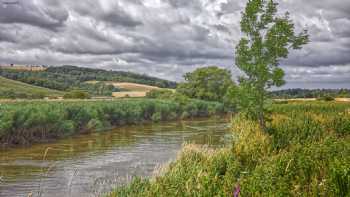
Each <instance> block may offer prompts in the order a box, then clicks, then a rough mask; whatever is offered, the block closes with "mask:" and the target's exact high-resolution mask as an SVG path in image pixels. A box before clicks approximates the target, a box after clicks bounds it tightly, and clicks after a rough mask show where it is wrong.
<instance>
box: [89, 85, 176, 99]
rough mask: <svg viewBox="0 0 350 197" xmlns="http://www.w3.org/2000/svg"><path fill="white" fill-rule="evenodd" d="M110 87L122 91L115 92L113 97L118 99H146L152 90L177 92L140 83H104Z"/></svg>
mask: <svg viewBox="0 0 350 197" xmlns="http://www.w3.org/2000/svg"><path fill="white" fill-rule="evenodd" d="M98 82H100V81H88V82H86V83H90V84H96V83H98ZM104 83H106V84H108V85H113V86H114V87H116V88H120V89H121V90H122V91H120V92H113V93H112V96H113V97H116V98H123V97H145V96H146V94H147V92H149V91H151V90H161V89H166V90H171V91H175V89H168V88H160V87H157V86H150V85H144V84H138V83H128V82H122V83H121V82H113V81H106V82H104Z"/></svg>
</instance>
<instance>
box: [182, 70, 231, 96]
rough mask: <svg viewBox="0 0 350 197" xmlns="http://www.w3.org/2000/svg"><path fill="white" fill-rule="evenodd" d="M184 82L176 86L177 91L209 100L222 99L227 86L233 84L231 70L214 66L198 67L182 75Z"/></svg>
mask: <svg viewBox="0 0 350 197" xmlns="http://www.w3.org/2000/svg"><path fill="white" fill-rule="evenodd" d="M184 78H185V80H186V82H185V83H181V84H179V85H178V87H177V89H176V90H177V92H179V93H181V94H184V95H186V96H188V97H190V98H197V99H203V100H209V101H223V99H224V96H225V94H226V92H227V90H228V88H230V87H232V86H234V85H235V84H234V82H233V81H232V79H231V72H230V71H229V70H226V69H222V68H218V67H216V66H209V67H204V68H198V69H196V70H195V71H193V72H190V73H186V74H185V75H184Z"/></svg>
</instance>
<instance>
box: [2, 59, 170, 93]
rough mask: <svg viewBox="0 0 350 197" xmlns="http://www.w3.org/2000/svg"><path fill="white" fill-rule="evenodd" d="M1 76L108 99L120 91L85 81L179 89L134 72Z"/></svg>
mask: <svg viewBox="0 0 350 197" xmlns="http://www.w3.org/2000/svg"><path fill="white" fill-rule="evenodd" d="M0 76H3V77H6V78H9V79H13V80H18V81H21V82H24V83H28V84H32V85H36V86H41V87H46V88H50V89H55V90H61V91H68V90H72V89H81V90H85V91H88V92H89V93H90V94H92V95H105V96H110V95H111V93H112V92H116V91H118V89H117V88H115V87H114V86H112V85H106V84H105V83H97V84H91V83H85V82H86V81H90V80H96V81H115V82H134V83H140V84H147V85H154V86H158V87H164V88H174V87H175V86H176V83H175V82H171V81H167V80H163V79H158V78H155V77H149V76H146V75H140V74H135V73H131V72H122V71H107V70H102V69H92V68H82V67H75V66H61V67H48V68H47V70H44V71H22V70H21V71H19V70H14V69H0Z"/></svg>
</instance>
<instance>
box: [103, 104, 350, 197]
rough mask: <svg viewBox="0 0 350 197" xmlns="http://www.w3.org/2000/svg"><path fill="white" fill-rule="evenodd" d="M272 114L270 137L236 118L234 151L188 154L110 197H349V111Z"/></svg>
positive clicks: (326, 107)
mask: <svg viewBox="0 0 350 197" xmlns="http://www.w3.org/2000/svg"><path fill="white" fill-rule="evenodd" d="M272 114H273V115H272V120H271V121H270V122H269V123H268V124H267V131H268V132H266V131H263V130H262V129H261V127H260V126H259V125H258V124H257V122H256V121H252V120H248V119H246V118H245V117H243V116H240V115H237V116H236V117H234V119H233V122H232V135H233V142H232V147H230V148H224V149H220V150H210V149H206V148H200V147H195V146H193V145H189V146H186V147H185V148H184V150H183V151H182V153H181V155H180V156H179V158H178V159H177V160H176V161H175V162H173V163H171V164H170V165H169V166H168V167H167V168H166V169H165V170H164V171H163V172H162V173H160V174H161V175H160V176H157V177H154V178H152V179H142V178H135V179H134V180H133V181H132V182H131V184H129V185H126V186H125V187H120V188H117V189H116V190H115V191H114V192H113V193H111V194H110V196H138V197H140V196H233V193H234V191H236V192H237V191H238V190H240V196H349V195H350V135H349V134H350V104H348V103H343V104H340V103H334V102H333V103H321V102H320V103H317V102H315V103H292V104H279V105H277V104H275V105H274V106H273V109H272ZM238 188H240V189H238Z"/></svg>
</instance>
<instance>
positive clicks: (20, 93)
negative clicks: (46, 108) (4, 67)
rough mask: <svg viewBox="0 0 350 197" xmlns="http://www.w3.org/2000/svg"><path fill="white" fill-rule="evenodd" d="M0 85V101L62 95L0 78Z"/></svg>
mask: <svg viewBox="0 0 350 197" xmlns="http://www.w3.org/2000/svg"><path fill="white" fill-rule="evenodd" d="M0 84H1V85H0V99H15V98H19V99H41V98H44V97H55V96H61V95H63V94H64V93H63V92H61V91H56V90H50V89H48V88H42V87H38V86H33V85H29V84H26V83H22V82H19V81H14V80H11V79H6V78H3V77H0Z"/></svg>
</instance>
